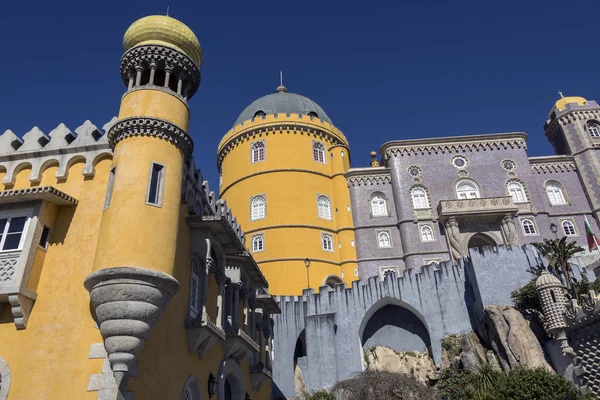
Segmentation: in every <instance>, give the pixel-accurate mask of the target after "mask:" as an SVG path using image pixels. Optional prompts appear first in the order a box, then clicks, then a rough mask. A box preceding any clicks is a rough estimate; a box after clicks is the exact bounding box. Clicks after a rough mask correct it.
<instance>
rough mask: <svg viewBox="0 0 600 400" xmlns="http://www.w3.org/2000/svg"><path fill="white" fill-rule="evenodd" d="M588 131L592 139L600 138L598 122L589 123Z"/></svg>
mask: <svg viewBox="0 0 600 400" xmlns="http://www.w3.org/2000/svg"><path fill="white" fill-rule="evenodd" d="M587 131H588V133H589V134H590V136H591V137H593V138H597V137H600V125H598V123H597V122H594V121H590V122H588V123H587Z"/></svg>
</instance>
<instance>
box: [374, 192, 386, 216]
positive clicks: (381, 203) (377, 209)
mask: <svg viewBox="0 0 600 400" xmlns="http://www.w3.org/2000/svg"><path fill="white" fill-rule="evenodd" d="M371 215H372V216H373V217H387V215H388V212H387V202H386V199H385V197H383V195H382V194H381V193H375V194H374V195H372V196H371Z"/></svg>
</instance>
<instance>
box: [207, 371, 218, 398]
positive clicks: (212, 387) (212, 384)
mask: <svg viewBox="0 0 600 400" xmlns="http://www.w3.org/2000/svg"><path fill="white" fill-rule="evenodd" d="M216 389H217V379H216V378H215V376H214V375H213V374H212V372H211V373H210V375H209V376H208V398H211V397H213V396H214V394H215V392H216Z"/></svg>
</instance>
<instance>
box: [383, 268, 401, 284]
mask: <svg viewBox="0 0 600 400" xmlns="http://www.w3.org/2000/svg"><path fill="white" fill-rule="evenodd" d="M390 274H394V275H396V276H398V267H379V277H380V278H381V280H382V281H383V280H385V277H386V275H390Z"/></svg>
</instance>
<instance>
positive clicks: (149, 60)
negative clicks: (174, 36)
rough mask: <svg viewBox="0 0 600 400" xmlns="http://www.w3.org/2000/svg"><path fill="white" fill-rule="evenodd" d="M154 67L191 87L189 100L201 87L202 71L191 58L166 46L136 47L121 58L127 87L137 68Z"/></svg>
mask: <svg viewBox="0 0 600 400" xmlns="http://www.w3.org/2000/svg"><path fill="white" fill-rule="evenodd" d="M151 65H154V66H155V68H156V69H157V70H168V71H169V72H170V73H171V74H172V75H174V76H177V77H178V78H179V79H182V80H183V81H185V82H189V83H190V84H191V87H190V88H189V92H188V95H187V98H188V99H190V98H191V97H192V96H193V95H194V94H195V93H196V90H198V87H199V86H200V70H199V69H198V67H197V66H196V64H194V62H193V61H192V59H191V58H189V57H188V56H186V55H185V54H183V53H180V52H178V51H177V50H174V49H171V48H169V47H165V46H157V45H152V46H136V47H134V48H132V49H130V50H129V51H127V52H126V53H125V54H123V57H121V66H120V69H121V77H122V78H123V82H125V85H127V84H128V82H129V79H130V78H131V77H134V76H135V74H136V68H140V67H141V68H143V69H150V66H151Z"/></svg>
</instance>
